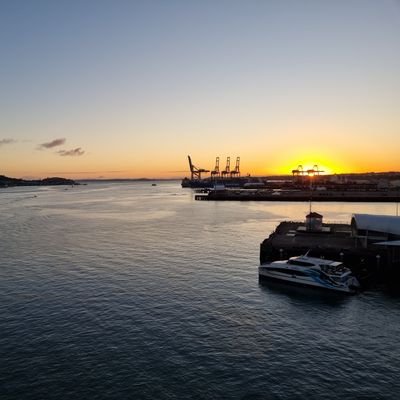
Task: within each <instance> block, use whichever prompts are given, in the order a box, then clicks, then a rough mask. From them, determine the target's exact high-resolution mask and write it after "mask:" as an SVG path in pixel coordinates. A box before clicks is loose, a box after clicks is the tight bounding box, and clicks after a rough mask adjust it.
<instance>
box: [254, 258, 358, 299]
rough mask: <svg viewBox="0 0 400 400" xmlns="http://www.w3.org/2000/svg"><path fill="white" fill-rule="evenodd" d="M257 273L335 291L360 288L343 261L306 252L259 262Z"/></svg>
mask: <svg viewBox="0 0 400 400" xmlns="http://www.w3.org/2000/svg"><path fill="white" fill-rule="evenodd" d="M258 274H259V276H260V277H262V278H268V279H273V280H279V281H284V282H290V283H294V284H298V285H302V286H312V287H316V288H322V289H328V290H334V291H337V292H345V293H356V292H357V291H358V290H359V289H360V283H359V282H358V280H357V278H356V277H355V276H353V275H352V272H351V270H350V269H349V268H347V267H345V266H344V265H343V263H341V262H338V261H332V260H326V259H324V258H316V257H309V256H308V253H307V254H305V255H301V256H297V257H291V258H289V259H288V260H282V261H273V262H270V263H265V264H261V265H260V266H259V267H258Z"/></svg>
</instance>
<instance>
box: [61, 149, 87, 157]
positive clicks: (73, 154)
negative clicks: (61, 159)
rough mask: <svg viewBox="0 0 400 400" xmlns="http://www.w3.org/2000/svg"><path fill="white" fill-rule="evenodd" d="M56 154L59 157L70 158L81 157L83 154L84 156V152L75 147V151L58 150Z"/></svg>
mask: <svg viewBox="0 0 400 400" xmlns="http://www.w3.org/2000/svg"><path fill="white" fill-rule="evenodd" d="M57 153H58V154H59V155H60V156H71V157H77V156H82V155H83V154H85V152H84V151H83V150H82V149H81V148H80V147H77V148H76V149H72V150H59V151H57Z"/></svg>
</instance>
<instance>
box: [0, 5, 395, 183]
mask: <svg viewBox="0 0 400 400" xmlns="http://www.w3.org/2000/svg"><path fill="white" fill-rule="evenodd" d="M0 21H1V28H0V29H1V33H2V35H0V45H1V47H2V55H3V60H4V62H3V63H2V65H1V66H0V72H1V74H0V76H1V78H0V80H1V84H2V94H3V96H2V100H1V105H2V107H1V108H0V117H1V118H0V155H1V159H2V162H1V173H3V174H4V175H7V176H13V177H39V176H40V177H45V176H60V177H65V178H71V177H74V178H75V179H82V178H79V177H82V176H85V179H93V178H94V179H96V178H97V179H99V178H104V179H119V178H122V179H126V176H129V177H131V178H129V179H138V178H141V177H143V176H153V177H159V178H162V179H164V178H167V179H169V178H171V179H181V178H183V177H184V176H185V172H184V171H187V170H188V165H187V159H186V154H191V155H192V156H193V160H194V163H195V165H197V166H200V167H202V168H207V169H212V168H213V165H214V164H213V161H214V160H215V157H216V156H220V159H221V164H223V165H222V168H223V167H224V160H225V159H226V157H227V156H231V158H234V157H237V156H240V157H241V162H242V167H241V172H242V175H246V174H250V175H251V176H268V175H285V174H288V173H289V174H290V172H291V170H292V169H294V168H296V167H297V165H299V164H302V165H305V166H308V165H310V166H313V165H318V166H319V167H320V169H321V170H324V171H326V172H328V173H332V174H334V173H336V174H341V173H346V172H345V171H354V173H367V171H371V170H372V171H376V172H377V173H379V172H385V171H390V170H399V169H400V166H399V162H398V149H399V148H400V135H399V131H400V116H399V113H398V109H399V106H400V75H399V73H398V71H399V70H400V51H399V48H400V46H399V44H400V43H399V42H400V39H399V38H400V22H399V21H400V3H399V2H393V1H390V0H383V1H381V2H375V1H372V0H355V1H352V2H351V3H349V2H346V1H339V2H319V1H316V0H315V1H314V0H309V1H305V0H304V1H290V0H287V1H283V2H281V1H268V2H258V1H256V0H253V1H250V2H245V3H244V2H241V1H235V0H234V1H227V0H219V1H217V2H214V1H213V2H212V1H205V2H202V3H188V4H186V3H184V2H181V1H178V0H176V1H170V2H168V3H164V2H162V1H160V0H158V1H157V0H156V1H155V2H152V3H151V4H150V3H146V2H126V1H123V0H119V1H117V2H114V3H108V2H92V1H88V2H84V3H82V2H79V1H76V0H73V1H68V2H67V1H59V2H56V3H55V2H51V1H47V0H45V1H43V2H40V3H29V2H26V3H20V2H18V3H15V2H14V3H13V2H8V3H6V4H4V5H3V9H2V13H1V15H0ZM188 173H189V171H188V172H186V175H187V174H188ZM154 179H157V178H154Z"/></svg>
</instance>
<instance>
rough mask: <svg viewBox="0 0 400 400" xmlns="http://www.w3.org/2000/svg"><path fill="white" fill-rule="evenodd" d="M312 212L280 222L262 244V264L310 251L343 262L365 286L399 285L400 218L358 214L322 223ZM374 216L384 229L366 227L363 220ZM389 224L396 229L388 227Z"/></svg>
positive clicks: (312, 253) (311, 253)
mask: <svg viewBox="0 0 400 400" xmlns="http://www.w3.org/2000/svg"><path fill="white" fill-rule="evenodd" d="M312 214H314V215H312ZM312 214H309V216H307V218H306V221H305V222H296V221H283V222H281V223H280V224H279V225H278V226H277V228H276V229H275V231H274V232H272V233H271V235H270V236H269V237H268V238H266V239H265V240H264V241H263V242H262V243H261V245H260V263H261V264H262V263H266V262H270V261H275V260H285V259H288V258H289V257H293V256H298V255H301V254H305V253H306V252H308V251H309V255H310V256H314V257H319V258H326V259H330V260H336V261H341V262H344V263H345V265H347V266H348V267H349V268H351V270H352V271H353V273H354V274H355V275H356V276H357V277H358V278H359V279H360V280H361V281H362V282H363V284H364V285H366V286H368V285H371V284H372V285H374V284H377V283H386V284H391V285H394V286H396V288H400V240H396V239H397V238H398V237H399V236H400V235H399V232H398V231H399V230H400V217H390V216H369V215H366V214H355V215H354V216H353V218H352V221H351V223H350V224H335V223H322V216H319V217H320V218H318V214H316V213H312ZM315 216H317V217H316V218H315ZM374 218H375V220H376V221H378V220H383V223H381V226H384V227H385V228H383V229H380V228H378V227H377V228H374V229H371V230H368V229H365V226H363V225H362V224H364V223H365V222H364V221H365V220H369V221H372V220H373V219H374ZM318 220H319V221H318ZM389 220H390V222H389ZM310 221H311V222H310ZM315 221H317V223H315ZM357 221H358V222H359V224H358V225H359V226H357ZM360 221H361V222H360ZM390 223H392V226H396V228H395V229H394V230H393V229H392V230H391V229H390V228H386V227H389V226H390ZM378 224H379V223H378ZM378 224H377V225H378ZM385 230H386V231H385Z"/></svg>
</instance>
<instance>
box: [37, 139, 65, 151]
mask: <svg viewBox="0 0 400 400" xmlns="http://www.w3.org/2000/svg"><path fill="white" fill-rule="evenodd" d="M64 143H65V139H64V138H60V139H54V140H52V141H51V142H47V143H42V144H40V145H39V149H52V148H53V147H56V146H61V145H62V144H64Z"/></svg>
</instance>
